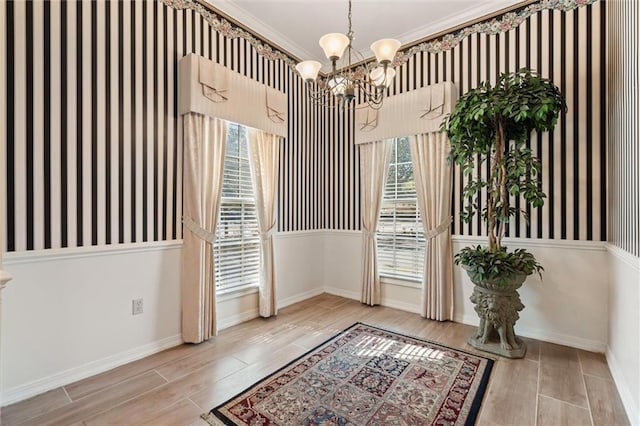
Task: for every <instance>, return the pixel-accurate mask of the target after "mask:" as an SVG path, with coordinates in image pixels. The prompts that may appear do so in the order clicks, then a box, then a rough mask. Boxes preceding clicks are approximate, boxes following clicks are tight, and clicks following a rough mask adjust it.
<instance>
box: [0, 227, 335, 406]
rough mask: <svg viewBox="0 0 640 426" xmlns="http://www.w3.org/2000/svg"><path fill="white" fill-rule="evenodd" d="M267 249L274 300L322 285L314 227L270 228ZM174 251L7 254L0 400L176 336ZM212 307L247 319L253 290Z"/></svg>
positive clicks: (170, 247)
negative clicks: (137, 304) (271, 255)
mask: <svg viewBox="0 0 640 426" xmlns="http://www.w3.org/2000/svg"><path fill="white" fill-rule="evenodd" d="M274 249H275V253H276V259H277V263H276V277H277V279H278V293H277V298H278V304H279V306H280V307H284V306H286V305H289V304H291V303H295V302H297V301H300V300H304V299H306V298H309V297H311V296H314V295H317V294H320V293H322V292H323V288H322V283H323V281H322V280H323V275H322V272H323V269H324V258H323V234H322V233H321V232H299V233H298V232H292V233H286V234H279V235H275V236H274ZM180 255H181V243H180V242H173V243H166V242H162V243H147V244H130V245H120V246H109V247H102V248H79V249H67V250H48V251H37V252H29V253H10V254H7V255H6V256H5V258H4V268H5V269H7V270H8V271H10V272H11V273H12V274H13V276H14V280H13V281H12V283H11V285H10V286H8V287H7V289H5V290H4V293H3V301H4V306H3V312H2V314H3V317H2V324H1V325H0V326H1V327H2V336H3V342H2V348H1V350H2V357H1V359H2V366H1V367H2V379H3V383H2V388H3V395H2V396H3V403H2V405H6V404H8V403H11V402H15V401H18V400H21V399H24V398H27V397H30V396H33V395H36V394H38V393H41V392H44V391H46V390H49V389H53V388H55V387H58V386H61V385H64V384H67V383H70V382H73V381H75V380H79V379H81V378H84V377H88V376H91V375H93V374H97V373H99V372H102V371H105V370H108V369H110V368H113V367H115V366H117V365H121V364H124V363H126V362H130V361H132V360H134V359H138V358H141V357H144V356H147V355H149V354H151V353H155V352H158V351H160V350H163V349H165V348H168V347H171V346H175V345H177V344H180V343H181V342H182V340H181V339H180V287H179V280H180ZM136 298H143V299H144V313H143V314H142V315H136V316H133V315H132V313H131V301H132V299H136ZM217 315H218V321H219V328H220V329H224V328H226V327H230V326H232V325H235V324H238V323H240V322H243V321H247V320H249V319H251V318H255V317H257V316H258V298H257V293H256V292H255V291H245V292H240V293H239V294H227V295H222V296H221V297H220V298H219V301H218V311H217Z"/></svg>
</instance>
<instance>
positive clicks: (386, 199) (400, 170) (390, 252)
mask: <svg viewBox="0 0 640 426" xmlns="http://www.w3.org/2000/svg"><path fill="white" fill-rule="evenodd" d="M377 236H378V269H379V271H380V275H381V276H384V277H390V278H396V279H400V280H405V281H418V282H420V281H422V275H423V265H424V247H425V240H424V230H423V227H422V222H421V218H420V212H419V211H418V203H417V200H416V187H415V182H414V180H413V166H412V164H411V150H410V148H409V139H408V138H397V139H394V140H393V148H392V152H391V161H390V163H389V175H388V177H387V182H386V185H385V188H384V196H383V199H382V206H381V211H380V221H379V222H378V230H377Z"/></svg>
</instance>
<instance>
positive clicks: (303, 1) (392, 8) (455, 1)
mask: <svg viewBox="0 0 640 426" xmlns="http://www.w3.org/2000/svg"><path fill="white" fill-rule="evenodd" d="M206 1H207V2H209V3H210V4H211V5H213V7H215V8H216V9H218V10H220V11H222V12H223V13H226V14H227V15H229V16H231V17H232V18H234V19H235V20H237V21H239V22H241V23H242V24H244V25H246V26H247V27H249V28H251V29H252V30H254V31H255V32H257V33H258V34H260V35H262V36H263V37H265V38H267V39H268V40H270V41H272V42H274V43H275V44H277V45H279V46H280V47H282V48H283V49H285V50H287V51H289V52H290V53H292V54H293V55H295V56H297V57H299V58H301V59H315V60H317V61H320V62H322V63H325V64H326V63H327V59H326V58H325V57H324V54H323V52H322V49H321V48H320V46H319V45H318V39H319V38H320V37H321V36H322V35H324V34H326V33H330V32H340V33H343V34H346V32H347V28H348V21H347V11H348V2H347V0H206ZM518 3H522V0H482V1H479V0H353V6H352V15H353V18H352V28H353V31H354V41H353V46H354V48H355V49H357V50H358V51H360V52H361V53H362V54H363V55H364V57H365V58H368V57H370V56H372V55H373V54H372V53H371V50H370V49H369V46H370V45H371V43H373V42H374V41H376V40H378V39H381V38H396V39H398V40H400V42H401V43H402V44H403V45H404V44H406V43H409V42H412V41H415V40H418V39H420V38H423V37H425V36H429V35H432V34H435V33H437V32H440V31H442V30H446V29H448V28H452V27H454V26H456V25H459V24H462V23H465V22H468V21H470V20H473V19H475V18H478V17H481V16H484V15H487V14H490V13H493V12H496V11H498V10H500V9H503V8H505V7H508V6H512V5H514V4H518Z"/></svg>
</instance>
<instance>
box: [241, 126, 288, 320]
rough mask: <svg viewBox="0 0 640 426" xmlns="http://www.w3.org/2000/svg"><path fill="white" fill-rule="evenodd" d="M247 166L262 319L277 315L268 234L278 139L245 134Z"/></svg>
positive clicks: (264, 134)
mask: <svg viewBox="0 0 640 426" xmlns="http://www.w3.org/2000/svg"><path fill="white" fill-rule="evenodd" d="M247 142H248V144H247V145H248V150H249V164H250V168H251V179H252V181H253V191H254V194H255V197H256V207H257V211H258V231H259V232H260V288H259V297H258V299H259V307H258V310H259V313H260V316H262V317H270V316H272V315H277V313H278V307H277V305H276V279H275V265H274V257H273V237H272V233H273V231H274V230H275V226H276V212H275V207H276V185H277V179H278V159H279V152H280V137H279V136H277V135H274V134H271V133H267V132H264V131H262V130H257V129H252V128H249V129H248V131H247Z"/></svg>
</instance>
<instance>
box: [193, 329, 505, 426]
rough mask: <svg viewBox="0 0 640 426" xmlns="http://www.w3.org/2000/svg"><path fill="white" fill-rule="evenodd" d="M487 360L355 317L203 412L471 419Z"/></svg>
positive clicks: (253, 419)
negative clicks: (246, 387)
mask: <svg viewBox="0 0 640 426" xmlns="http://www.w3.org/2000/svg"><path fill="white" fill-rule="evenodd" d="M492 366H493V361H492V360H490V359H488V358H484V357H480V356H478V355H473V354H471V353H467V352H464V351H461V350H458V349H452V348H448V347H446V346H442V345H439V344H437V343H433V342H428V341H425V340H421V339H417V338H415V337H409V336H404V335H401V334H398V333H393V332H391V331H387V330H383V329H380V328H377V327H373V326H370V325H366V324H361V323H356V324H354V325H352V326H351V327H349V328H348V329H346V330H344V331H343V332H342V333H340V334H338V335H337V336H335V337H333V338H331V339H329V340H328V341H326V342H324V343H322V344H320V345H319V346H317V347H316V348H314V349H312V350H311V351H309V352H307V353H306V354H305V355H302V356H301V357H299V358H298V359H296V360H294V361H293V362H291V363H289V364H288V365H286V366H284V367H282V368H281V369H280V370H278V371H277V372H275V373H273V374H271V375H270V376H268V377H266V378H264V379H262V380H261V381H259V382H258V383H256V384H254V385H253V386H251V387H250V388H249V389H246V390H245V391H243V392H241V393H239V394H238V395H236V396H235V397H233V398H232V399H230V400H229V401H227V402H225V403H224V404H221V405H220V406H218V407H216V408H214V409H213V410H211V411H210V412H209V413H208V414H206V415H203V418H204V419H205V420H207V421H208V422H209V423H210V424H212V425H217V424H225V425H473V424H474V422H475V419H476V416H477V414H478V410H479V408H480V403H481V402H482V396H483V394H484V392H485V389H486V387H487V382H488V380H489V374H490V372H491V368H492Z"/></svg>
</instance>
